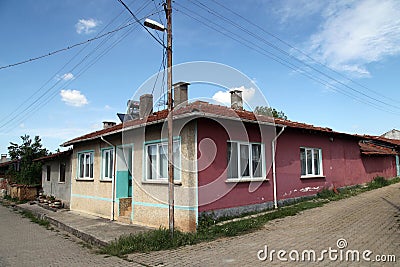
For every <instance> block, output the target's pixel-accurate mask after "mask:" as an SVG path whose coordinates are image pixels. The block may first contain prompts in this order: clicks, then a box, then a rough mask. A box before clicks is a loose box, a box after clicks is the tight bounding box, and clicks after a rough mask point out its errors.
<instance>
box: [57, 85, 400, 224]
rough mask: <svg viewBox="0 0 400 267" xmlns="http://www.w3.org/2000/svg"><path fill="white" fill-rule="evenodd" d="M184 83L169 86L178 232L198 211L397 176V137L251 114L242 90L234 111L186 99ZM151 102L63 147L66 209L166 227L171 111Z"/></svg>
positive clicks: (262, 203)
mask: <svg viewBox="0 0 400 267" xmlns="http://www.w3.org/2000/svg"><path fill="white" fill-rule="evenodd" d="M187 86H188V84H185V83H178V84H176V85H175V89H174V99H175V100H174V105H175V107H177V108H176V109H175V110H174V150H175V151H174V163H176V167H175V169H174V170H175V171H174V177H175V225H176V226H177V227H178V228H180V229H182V230H184V231H195V229H196V226H197V223H198V218H199V216H201V215H202V214H207V213H210V212H213V213H214V214H215V215H216V216H222V215H233V214H239V213H243V212H246V211H252V210H260V209H264V208H267V207H273V206H274V205H275V204H279V203H281V202H287V201H291V200H293V199H295V198H298V197H305V196H309V195H314V194H316V193H317V192H318V191H320V190H322V189H323V188H333V187H343V186H349V185H355V184H362V183H365V182H368V181H371V180H372V179H373V178H374V177H376V176H384V177H387V178H389V177H394V176H396V175H399V174H398V169H399V162H398V153H399V148H400V144H399V143H397V142H396V141H393V140H390V139H387V138H382V137H368V136H357V135H351V134H345V133H339V132H335V131H332V130H331V129H329V128H321V127H315V126H312V125H307V124H303V123H296V122H291V121H287V120H281V119H272V118H269V117H266V116H258V115H255V114H253V113H252V112H249V111H244V110H243V108H242V106H243V105H242V100H241V92H239V91H234V92H232V106H231V108H228V107H225V106H218V105H213V104H209V103H207V102H203V101H196V102H193V103H187V89H188V88H187ZM152 106H153V100H152V96H151V95H143V96H142V97H141V99H140V103H139V108H138V114H135V116H131V118H135V119H132V120H130V121H126V122H125V123H122V124H118V125H114V124H110V123H107V122H106V123H105V124H104V129H102V130H99V131H96V132H92V133H89V134H86V135H84V136H81V137H78V138H75V139H73V140H70V141H67V142H65V143H64V144H63V146H73V153H72V156H71V157H72V166H71V177H72V178H71V202H70V208H71V210H78V211H83V212H87V213H90V214H95V215H98V216H102V217H108V218H110V219H113V220H114V219H115V220H119V221H122V222H128V223H135V224H142V225H148V226H154V227H159V226H160V225H161V226H164V227H167V226H168V183H167V177H168V174H167V162H168V161H167V142H166V141H167V140H166V125H164V124H165V123H166V118H167V114H168V112H167V111H166V110H162V111H159V112H155V113H153V112H152ZM136 111H137V110H136ZM164 133H165V134H164ZM275 133H276V134H275ZM275 147H276V153H274V151H275V150H274V148H275ZM274 181H276V182H274Z"/></svg>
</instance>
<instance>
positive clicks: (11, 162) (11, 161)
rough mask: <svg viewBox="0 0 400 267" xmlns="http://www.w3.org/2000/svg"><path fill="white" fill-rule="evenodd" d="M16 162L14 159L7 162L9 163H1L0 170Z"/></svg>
mask: <svg viewBox="0 0 400 267" xmlns="http://www.w3.org/2000/svg"><path fill="white" fill-rule="evenodd" d="M17 162H18V159H14V160H9V161H6V162H2V163H0V168H1V167H6V166H8V165H11V164H13V163H17Z"/></svg>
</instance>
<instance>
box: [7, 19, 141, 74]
mask: <svg viewBox="0 0 400 267" xmlns="http://www.w3.org/2000/svg"><path fill="white" fill-rule="evenodd" d="M134 23H135V22H132V23H129V24H127V25H125V26H122V27H120V28H118V29H115V30H112V31H109V32H106V33H104V34H102V35H100V36H97V37H94V38H91V39H89V40H86V41H84V42H80V43H77V44H74V45H71V46H67V47H65V48H62V49H59V50H56V51H53V52H50V53H48V54H45V55H42V56H38V57H34V58H30V59H27V60H24V61H20V62H18V63H14V64H10V65H7V66H2V67H0V70H1V69H6V68H11V67H14V66H18V65H21V64H25V63H28V62H32V61H35V60H38V59H42V58H45V57H49V56H53V55H55V54H58V53H60V52H63V51H67V50H70V49H72V48H75V47H77V46H80V45H83V44H86V43H89V42H92V41H94V40H97V39H100V38H103V37H104V36H107V35H109V34H112V33H115V32H117V31H120V30H122V29H125V28H126V27H129V26H131V25H133V24H134Z"/></svg>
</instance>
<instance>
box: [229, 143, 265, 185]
mask: <svg viewBox="0 0 400 267" xmlns="http://www.w3.org/2000/svg"><path fill="white" fill-rule="evenodd" d="M263 147H264V146H263V145H262V144H259V143H244V142H232V141H229V142H228V149H227V150H228V151H227V154H228V157H227V159H228V179H241V178H250V179H253V178H263V172H264V169H263V168H264V165H263V162H264V153H263Z"/></svg>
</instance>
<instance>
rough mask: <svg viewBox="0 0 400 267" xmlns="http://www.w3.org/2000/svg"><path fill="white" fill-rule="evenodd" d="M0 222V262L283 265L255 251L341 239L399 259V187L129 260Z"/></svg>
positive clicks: (1, 214)
mask: <svg viewBox="0 0 400 267" xmlns="http://www.w3.org/2000/svg"><path fill="white" fill-rule="evenodd" d="M0 227H1V228H0V236H1V242H0V266H189V265H190V266H226V265H230V266H267V265H275V266H282V265H284V264H283V263H282V262H281V261H279V260H278V258H277V255H276V253H275V254H274V258H273V261H272V262H270V261H269V259H267V260H266V261H260V260H259V259H258V258H257V252H258V251H259V250H262V249H264V247H265V245H267V246H268V251H269V252H270V251H271V250H276V251H278V250H286V251H287V254H286V255H285V256H283V257H286V258H289V256H288V255H289V252H290V251H291V250H297V251H299V252H300V253H301V252H302V251H304V250H314V251H316V253H317V255H316V258H318V257H320V253H321V251H322V250H324V249H326V250H328V249H329V247H331V248H332V249H336V250H338V247H337V240H338V239H340V238H344V239H345V240H346V241H347V246H346V247H345V248H343V249H341V250H339V251H343V252H344V253H346V251H347V250H359V251H360V252H361V253H362V252H363V251H365V250H371V251H372V254H371V255H367V256H368V257H369V258H370V259H371V260H373V259H375V256H376V255H378V254H385V255H389V254H390V255H395V256H396V259H397V262H398V261H399V260H400V184H395V185H392V186H389V187H386V188H382V189H378V190H374V191H370V192H367V193H363V194H361V195H359V196H356V197H352V198H349V199H345V200H341V201H337V202H331V203H329V204H327V205H325V206H324V207H322V208H316V209H312V210H307V211H305V212H303V213H302V214H300V215H297V216H293V217H286V218H283V219H280V220H275V221H273V222H271V223H269V224H267V225H266V226H265V227H264V229H262V230H259V231H257V232H254V233H251V234H247V235H243V236H239V237H233V238H225V239H221V240H217V241H213V242H209V243H202V244H198V245H195V246H189V247H183V248H180V249H177V250H173V251H160V252H152V253H147V254H145V253H135V254H131V255H129V258H130V259H131V260H133V261H134V262H133V263H132V262H127V261H124V260H122V259H119V258H116V257H108V258H105V257H104V255H97V254H95V253H94V252H93V251H92V250H90V249H88V248H85V247H83V246H82V244H81V242H79V240H77V239H75V238H74V237H67V236H66V234H65V233H64V232H56V231H50V230H46V229H45V228H44V227H41V226H39V225H37V224H34V223H31V222H30V221H29V220H28V219H25V218H22V217H21V215H19V214H17V213H16V212H13V211H11V210H10V209H7V208H5V207H3V206H1V205H0ZM300 255H301V254H300ZM337 255H340V254H339V253H337ZM343 255H345V254H343ZM260 256H264V254H263V253H262V254H260ZM292 256H293V257H294V256H295V254H292ZM300 257H301V256H300ZM324 257H325V258H324V261H322V262H320V263H318V266H321V265H322V266H325V265H328V266H337V265H342V266H349V265H350V266H369V265H373V266H395V265H396V264H395V263H378V264H377V263H376V262H375V263H372V262H365V261H363V260H362V259H361V261H360V262H356V263H354V262H353V263H349V262H345V261H342V262H340V261H339V260H336V261H330V260H329V257H328V255H327V254H324ZM343 258H344V259H345V256H344V257H343ZM298 265H300V266H302V265H303V266H306V265H307V266H308V265H310V263H309V262H307V263H299V262H297V263H296V266H298ZM314 265H316V264H315V263H314ZM397 265H398V263H397Z"/></svg>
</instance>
